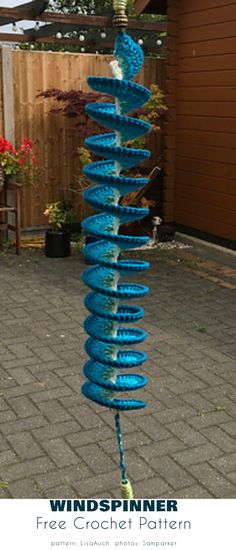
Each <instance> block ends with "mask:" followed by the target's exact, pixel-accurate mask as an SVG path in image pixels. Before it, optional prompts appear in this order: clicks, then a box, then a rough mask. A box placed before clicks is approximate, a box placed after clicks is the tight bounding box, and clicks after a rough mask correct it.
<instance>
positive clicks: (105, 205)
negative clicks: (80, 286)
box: [82, 32, 150, 410]
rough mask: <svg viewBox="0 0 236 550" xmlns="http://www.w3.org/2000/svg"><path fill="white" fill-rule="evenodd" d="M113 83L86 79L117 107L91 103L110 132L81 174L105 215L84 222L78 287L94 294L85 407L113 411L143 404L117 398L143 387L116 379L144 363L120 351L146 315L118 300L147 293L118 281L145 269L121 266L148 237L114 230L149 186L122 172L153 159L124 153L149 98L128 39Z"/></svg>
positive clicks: (132, 216) (137, 212)
mask: <svg viewBox="0 0 236 550" xmlns="http://www.w3.org/2000/svg"><path fill="white" fill-rule="evenodd" d="M114 57H115V60H116V61H115V69H113V71H115V72H116V74H117V76H116V77H115V78H105V77H89V78H88V84H89V86H90V87H91V88H92V89H93V90H94V91H96V92H101V93H102V94H108V95H110V96H113V97H115V103H93V104H89V105H87V107H86V111H87V113H88V114H89V116H90V117H91V118H92V119H93V120H95V121H96V122H98V123H100V124H102V125H104V126H107V127H109V128H110V129H112V130H113V132H112V133H106V134H100V135H95V136H91V137H89V138H87V139H86V140H85V144H86V146H87V147H88V148H89V149H90V150H91V151H92V152H94V153H96V154H97V155H101V156H103V157H105V159H106V160H102V161H98V162H92V163H90V164H88V165H87V166H86V167H85V168H84V173H85V174H86V176H87V178H88V179H89V180H90V181H91V182H93V183H95V184H97V185H96V186H94V187H92V188H89V189H87V190H86V191H85V192H84V198H85V200H86V201H87V202H88V203H89V204H90V205H91V206H92V207H93V208H95V209H96V210H100V211H101V212H102V213H100V214H97V215H94V216H91V217H89V218H87V219H86V220H85V221H84V222H83V228H84V230H85V231H86V232H87V233H89V234H92V235H94V236H95V237H97V238H98V240H97V241H96V242H95V243H92V244H89V245H87V246H86V247H85V250H84V253H85V257H86V259H87V260H89V261H90V262H92V263H95V264H96V265H94V266H93V267H90V268H89V269H86V270H85V272H84V273H83V280H84V282H85V284H86V285H88V286H89V287H90V288H91V290H92V292H89V293H88V294H87V296H86V298H85V305H86V307H87V309H88V310H89V312H90V313H91V315H90V316H89V317H88V318H87V319H86V320H85V324H84V327H85V331H86V332H87V333H88V335H89V339H88V340H87V342H86V345H85V349H86V352H87V354H88V355H89V356H90V360H89V361H88V362H87V363H86V365H85V366H84V374H85V376H86V377H87V378H88V382H86V383H85V384H84V385H83V387H82V392H83V393H84V395H85V396H86V397H88V398H89V399H91V400H93V401H95V402H97V403H99V404H101V405H104V406H107V407H109V408H114V409H116V410H128V409H139V408H141V407H144V406H145V402H144V401H140V400H136V399H131V398H129V399H122V398H117V397H116V392H124V391H131V390H136V389H138V388H141V387H143V386H144V385H145V384H146V382H147V380H146V377H144V376H142V375H139V374H120V369H122V368H125V369H129V368H131V367H136V366H139V365H141V364H142V363H143V362H144V361H145V360H146V355H145V354H144V353H143V352H141V351H135V350H126V349H124V346H128V345H133V344H137V343H139V342H142V341H143V340H144V339H145V338H146V333H145V331H144V330H142V329H141V328H131V327H128V328H126V326H124V324H126V323H129V322H131V323H132V322H136V321H138V320H139V319H141V318H142V316H143V313H144V311H143V308H141V307H139V306H136V305H135V306H134V305H123V300H125V299H132V298H138V297H142V296H144V295H145V294H147V292H148V288H147V287H146V286H145V285H142V284H137V283H131V282H119V280H120V277H121V276H122V275H124V276H126V275H132V274H133V273H138V272H142V271H144V270H145V269H147V268H148V267H149V264H148V262H144V261H133V260H122V259H120V254H121V252H122V251H123V250H127V249H130V248H132V249H134V248H136V247H140V246H142V245H144V244H145V243H146V242H147V241H148V238H147V237H143V236H142V237H136V236H128V235H122V234H120V233H119V227H120V225H121V224H122V223H124V222H132V221H133V220H140V219H141V218H143V217H144V216H146V215H147V213H148V209H145V208H134V207H129V206H122V205H121V204H120V200H121V198H122V197H123V196H124V195H125V194H126V193H129V192H131V191H134V190H137V189H138V188H141V187H143V186H145V185H146V184H147V181H148V180H147V178H133V177H127V176H124V175H123V172H124V170H126V169H127V168H131V167H133V166H135V165H136V164H137V163H139V162H141V161H144V160H145V159H146V158H148V157H149V156H150V153H149V151H147V150H145V149H134V148H130V147H128V146H125V144H126V142H128V141H130V140H132V139H135V138H137V137H140V136H142V135H144V134H146V133H147V132H149V131H150V125H149V124H148V123H147V122H146V121H143V120H139V119H137V118H134V117H131V116H127V113H129V112H130V111H133V110H134V109H137V108H139V107H141V106H142V105H143V104H144V103H146V102H147V100H148V99H149V98H150V92H149V90H147V89H146V88H144V87H143V86H140V85H139V84H136V83H134V82H132V79H133V78H134V76H135V75H136V74H137V73H138V72H139V70H140V69H141V67H142V64H143V52H142V49H141V48H140V46H139V45H138V44H137V43H135V42H134V41H133V40H132V38H130V37H129V36H128V35H127V34H125V33H123V32H119V33H118V36H117V39H116V43H115V51H114Z"/></svg>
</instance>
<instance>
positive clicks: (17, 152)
mask: <svg viewBox="0 0 236 550" xmlns="http://www.w3.org/2000/svg"><path fill="white" fill-rule="evenodd" d="M0 168H1V171H2V173H3V176H4V179H3V178H1V181H0V185H1V187H3V185H4V183H7V180H8V179H9V178H12V177H13V178H15V179H17V182H18V183H36V181H37V178H38V175H39V169H38V166H37V160H36V157H35V155H34V152H33V143H32V141H30V140H29V139H27V138H23V139H22V141H21V145H20V148H19V149H16V148H15V147H14V146H13V145H12V143H10V141H8V140H7V139H5V138H3V137H0ZM0 190H1V189H0Z"/></svg>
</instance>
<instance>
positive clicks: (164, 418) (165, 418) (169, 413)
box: [153, 405, 196, 424]
mask: <svg viewBox="0 0 236 550" xmlns="http://www.w3.org/2000/svg"><path fill="white" fill-rule="evenodd" d="M195 414H196V410H195V409H194V408H193V407H190V406H188V405H181V406H180V407H174V408H173V409H165V410H162V411H159V412H157V413H154V415H153V416H154V418H156V420H158V421H159V422H161V423H162V424H168V423H170V422H174V421H175V420H180V419H184V418H186V419H189V418H191V416H194V415H195Z"/></svg>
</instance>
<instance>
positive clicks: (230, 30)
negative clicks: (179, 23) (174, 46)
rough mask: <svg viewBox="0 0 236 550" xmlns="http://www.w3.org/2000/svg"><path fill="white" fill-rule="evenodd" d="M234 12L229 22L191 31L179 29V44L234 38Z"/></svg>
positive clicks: (235, 19) (195, 28) (235, 17)
mask: <svg viewBox="0 0 236 550" xmlns="http://www.w3.org/2000/svg"><path fill="white" fill-rule="evenodd" d="M235 24H236V12H235V13H234V16H232V20H231V21H226V22H223V23H216V24H213V25H206V26H203V25H202V26H201V27H194V28H191V29H180V32H179V43H180V44H184V43H189V42H201V41H202V40H214V39H215V38H225V37H227V36H228V37H234V36H235Z"/></svg>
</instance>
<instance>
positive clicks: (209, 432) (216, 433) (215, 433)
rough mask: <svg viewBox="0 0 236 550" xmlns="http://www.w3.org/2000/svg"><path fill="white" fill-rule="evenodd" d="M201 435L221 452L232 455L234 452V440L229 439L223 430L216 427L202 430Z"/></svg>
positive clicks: (235, 444)
mask: <svg viewBox="0 0 236 550" xmlns="http://www.w3.org/2000/svg"><path fill="white" fill-rule="evenodd" d="M202 433H204V435H205V436H206V437H207V438H208V439H209V440H210V441H212V443H214V444H215V445H217V447H219V448H220V449H222V451H224V452H226V453H232V452H233V451H236V440H235V439H233V438H232V437H230V436H229V435H228V434H227V433H226V432H225V431H224V430H222V429H221V428H218V427H217V426H214V427H211V428H204V429H203V430H202Z"/></svg>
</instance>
